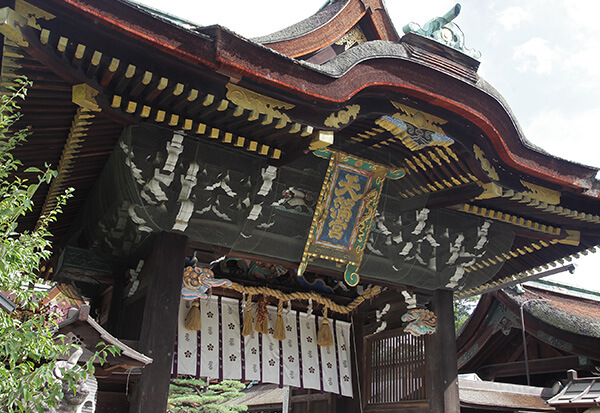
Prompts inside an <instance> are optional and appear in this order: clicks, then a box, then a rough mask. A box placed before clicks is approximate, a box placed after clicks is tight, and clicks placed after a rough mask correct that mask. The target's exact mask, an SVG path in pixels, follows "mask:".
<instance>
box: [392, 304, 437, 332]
mask: <svg viewBox="0 0 600 413" xmlns="http://www.w3.org/2000/svg"><path fill="white" fill-rule="evenodd" d="M400 319H401V320H402V321H404V322H407V321H408V322H409V323H408V324H407V326H406V327H404V331H405V332H406V333H410V334H412V335H413V336H415V337H419V336H424V335H427V334H433V333H435V330H436V324H437V317H436V316H435V314H434V313H433V311H431V310H426V309H423V308H413V309H412V310H409V311H408V312H407V313H405V314H403V315H402V317H401V318H400Z"/></svg>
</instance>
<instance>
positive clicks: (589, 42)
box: [136, 0, 600, 290]
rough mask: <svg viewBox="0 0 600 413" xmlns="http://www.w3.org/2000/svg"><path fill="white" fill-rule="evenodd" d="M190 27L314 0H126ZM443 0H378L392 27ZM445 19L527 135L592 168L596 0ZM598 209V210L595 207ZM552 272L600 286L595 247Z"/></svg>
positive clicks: (532, 0) (493, 1) (598, 116)
mask: <svg viewBox="0 0 600 413" xmlns="http://www.w3.org/2000/svg"><path fill="white" fill-rule="evenodd" d="M136 1H138V2H140V3H143V4H147V5H149V6H151V7H154V8H156V9H159V10H162V11H166V12H168V13H170V14H173V15H175V16H178V17H182V18H184V19H186V20H188V21H191V22H193V23H196V24H198V25H203V26H206V25H211V24H220V25H221V26H225V27H227V28H228V29H231V30H233V31H234V32H236V33H238V34H240V35H242V36H244V37H247V38H252V37H257V36H262V35H265V34H269V33H272V32H274V31H277V30H280V29H282V28H285V27H287V26H289V25H291V24H294V23H296V22H298V21H300V20H302V19H304V18H306V17H309V16H310V15H312V14H314V13H315V12H316V11H318V10H319V9H320V8H321V6H322V5H323V4H324V3H325V1H324V0H296V1H290V0H287V1H283V0H253V1H248V0H220V1H198V0H197V1H191V0H169V1H165V0H143V1H140V0H136ZM454 4H455V2H452V1H446V0H423V1H418V2H417V1H407V0H387V1H386V7H387V9H388V12H389V14H390V17H391V18H392V21H393V22H394V24H395V26H396V30H397V31H398V32H399V34H401V31H402V27H403V26H404V25H405V24H407V23H409V22H415V23H418V24H420V25H423V24H424V23H425V22H427V21H428V20H430V19H431V18H434V17H436V16H441V15H443V14H444V13H446V12H447V11H448V10H450V9H451V8H452V7H453V6H454ZM461 6H462V10H461V13H460V15H459V16H458V17H457V18H456V19H455V20H454V22H455V23H456V24H458V25H459V26H460V28H461V29H462V31H463V32H464V34H465V40H466V47H468V48H471V49H476V50H479V51H480V52H481V55H482V56H481V59H480V61H481V65H480V68H479V72H478V73H479V75H480V76H482V77H483V78H484V79H485V80H487V82H488V83H490V84H491V85H492V86H493V87H494V88H496V89H497V90H498V91H499V92H500V93H501V94H502V95H503V96H504V98H505V99H506V101H507V102H508V104H509V105H510V107H511V109H512V111H513V113H514V114H515V116H516V119H517V120H518V122H519V123H520V125H521V128H522V129H523V131H524V133H525V136H526V137H527V139H528V140H530V141H531V142H532V143H534V144H535V145H536V146H539V147H541V148H543V149H545V150H546V151H548V152H550V153H551V154H554V155H556V156H560V157H562V158H566V159H569V160H571V161H574V162H578V163H582V164H586V165H592V166H598V167H600V136H599V135H600V133H599V132H598V128H597V127H594V122H595V121H597V120H600V39H599V38H598V35H597V33H598V24H597V20H596V19H595V16H598V15H600V1H598V0H569V1H567V0H486V1H481V0H464V1H462V2H461ZM596 213H597V214H600V211H597V212H596ZM576 265H577V269H576V272H575V274H574V275H570V274H569V273H565V274H563V275H557V276H553V277H552V280H554V281H558V282H564V283H570V284H575V285H578V286H580V287H584V288H588V289H595V290H600V270H598V269H599V268H600V252H598V253H596V254H590V255H588V256H587V257H584V258H583V259H581V260H578V261H577V262H576Z"/></svg>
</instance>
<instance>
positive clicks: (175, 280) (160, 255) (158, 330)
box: [129, 232, 187, 413]
mask: <svg viewBox="0 0 600 413" xmlns="http://www.w3.org/2000/svg"><path fill="white" fill-rule="evenodd" d="M186 242H187V237H186V236H184V235H180V234H172V233H166V232H163V233H161V234H159V235H158V236H157V237H156V239H155V240H154V245H153V247H152V250H151V251H150V255H149V256H148V258H147V260H146V264H145V265H144V268H143V270H142V274H141V278H142V279H148V280H149V281H148V290H147V294H146V302H145V307H144V319H143V321H142V331H141V335H140V351H141V352H142V353H143V354H145V355H147V356H149V357H152V358H153V359H154V361H153V362H152V364H150V365H149V366H147V367H146V368H145V369H144V370H143V371H142V375H141V377H140V382H139V384H138V386H137V389H136V391H135V394H134V396H133V401H132V404H131V408H130V410H129V411H130V412H131V413H142V412H143V413H154V412H156V413H164V412H165V411H166V410H167V397H168V395H169V379H170V376H171V365H172V362H173V360H172V359H173V349H174V346H175V334H176V331H177V317H178V312H179V299H180V297H181V279H182V275H183V268H184V260H185V247H186Z"/></svg>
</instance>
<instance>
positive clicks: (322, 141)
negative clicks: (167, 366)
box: [308, 131, 333, 151]
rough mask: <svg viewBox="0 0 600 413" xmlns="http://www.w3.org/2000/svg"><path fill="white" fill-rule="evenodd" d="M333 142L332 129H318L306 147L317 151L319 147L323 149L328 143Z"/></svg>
mask: <svg viewBox="0 0 600 413" xmlns="http://www.w3.org/2000/svg"><path fill="white" fill-rule="evenodd" d="M332 144H333V132H332V131H319V133H318V135H317V136H315V138H314V139H313V140H312V141H311V143H310V146H309V147H308V149H310V150H311V151H318V150H319V149H325V148H327V147H328V146H329V145H332Z"/></svg>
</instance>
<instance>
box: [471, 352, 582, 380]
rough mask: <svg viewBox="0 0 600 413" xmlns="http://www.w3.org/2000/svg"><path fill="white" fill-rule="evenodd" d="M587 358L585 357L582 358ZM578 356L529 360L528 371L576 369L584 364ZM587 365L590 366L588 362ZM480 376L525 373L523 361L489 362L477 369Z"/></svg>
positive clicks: (544, 371)
mask: <svg viewBox="0 0 600 413" xmlns="http://www.w3.org/2000/svg"><path fill="white" fill-rule="evenodd" d="M584 360H587V359H584ZM581 361H582V360H581V359H580V357H579V356H563V357H552V358H545V359H537V360H529V371H530V373H531V374H545V373H558V372H565V371H567V370H569V369H577V368H579V367H581V366H585V365H586V364H585V363H584V364H582V363H581ZM589 367H592V365H591V364H590V365H589ZM477 374H478V375H479V376H480V377H513V376H523V375H525V362H524V361H515V362H512V363H500V364H489V365H487V366H482V367H480V368H479V369H477Z"/></svg>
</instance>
